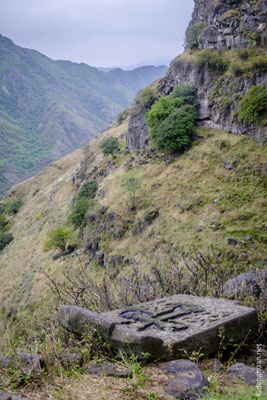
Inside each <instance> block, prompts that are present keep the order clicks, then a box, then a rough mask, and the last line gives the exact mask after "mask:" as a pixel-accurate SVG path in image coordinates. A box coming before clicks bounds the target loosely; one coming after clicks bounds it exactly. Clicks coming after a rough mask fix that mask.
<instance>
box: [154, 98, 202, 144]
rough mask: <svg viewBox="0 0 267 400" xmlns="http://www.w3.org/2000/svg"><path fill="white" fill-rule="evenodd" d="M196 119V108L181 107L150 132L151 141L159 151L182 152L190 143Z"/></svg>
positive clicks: (188, 105)
mask: <svg viewBox="0 0 267 400" xmlns="http://www.w3.org/2000/svg"><path fill="white" fill-rule="evenodd" d="M196 118H197V112H196V108H195V107H194V106H192V105H190V104H186V105H183V106H181V107H180V108H178V109H176V110H175V111H173V112H172V113H171V114H170V115H169V116H168V117H167V118H166V119H165V120H164V121H163V122H162V123H161V124H160V125H159V126H158V127H157V128H156V129H154V130H153V132H151V137H152V140H153V141H154V143H155V145H156V146H157V147H158V148H159V149H172V150H183V149H184V148H185V147H186V146H187V145H188V144H189V143H190V141H191V137H192V134H193V132H194V129H195V120H196Z"/></svg>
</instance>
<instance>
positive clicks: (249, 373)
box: [226, 363, 267, 386]
mask: <svg viewBox="0 0 267 400" xmlns="http://www.w3.org/2000/svg"><path fill="white" fill-rule="evenodd" d="M226 373H227V376H228V377H229V378H232V377H234V376H237V377H239V378H241V379H243V380H244V381H245V383H246V384H247V385H251V386H256V385H257V384H258V383H259V381H262V378H264V379H267V372H264V371H262V370H261V369H260V368H253V367H249V366H248V365H246V364H243V363H237V364H234V365H232V366H231V367H229V368H228V369H227V371H226Z"/></svg>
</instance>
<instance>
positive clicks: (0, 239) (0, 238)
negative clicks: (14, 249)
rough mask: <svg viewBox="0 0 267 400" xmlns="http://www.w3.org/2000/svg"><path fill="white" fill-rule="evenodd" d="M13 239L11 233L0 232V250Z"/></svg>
mask: <svg viewBox="0 0 267 400" xmlns="http://www.w3.org/2000/svg"><path fill="white" fill-rule="evenodd" d="M12 240H13V235H12V233H2V234H0V251H1V250H3V249H4V248H5V247H6V246H7V245H8V244H9V243H10V242H12Z"/></svg>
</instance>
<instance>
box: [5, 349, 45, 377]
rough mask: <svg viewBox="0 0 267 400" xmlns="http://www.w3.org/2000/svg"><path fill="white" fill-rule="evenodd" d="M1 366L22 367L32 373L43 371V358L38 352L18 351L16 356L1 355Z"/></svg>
mask: <svg viewBox="0 0 267 400" xmlns="http://www.w3.org/2000/svg"><path fill="white" fill-rule="evenodd" d="M0 367H2V368H9V367H11V368H13V369H19V368H20V369H22V371H23V373H25V374H27V375H30V374H31V373H32V372H34V371H41V369H42V368H41V359H40V357H39V355H38V354H30V353H18V354H16V355H15V356H5V357H0Z"/></svg>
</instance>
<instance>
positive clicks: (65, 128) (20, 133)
mask: <svg viewBox="0 0 267 400" xmlns="http://www.w3.org/2000/svg"><path fill="white" fill-rule="evenodd" d="M166 69H167V68H166V67H165V66H161V67H154V66H147V67H141V68H137V69H135V70H133V71H123V70H121V69H118V68H116V69H113V70H112V71H110V72H101V71H99V70H98V69H97V68H94V67H91V66H89V65H86V64H83V63H82V64H77V63H73V62H70V61H53V60H51V59H50V58H48V57H46V56H45V55H43V54H41V53H39V52H37V51H34V50H29V49H24V48H21V47H19V46H16V45H15V44H14V43H13V42H12V41H11V40H10V39H8V38H6V37H4V36H2V35H0V144H1V147H0V186H1V189H0V194H4V192H5V191H6V190H7V189H8V188H9V187H10V186H12V185H13V184H15V183H18V182H20V181H22V180H24V179H26V178H28V177H29V176H31V175H33V174H34V173H36V172H38V171H40V170H41V169H42V168H43V167H44V166H46V165H47V164H49V163H50V162H51V161H53V160H56V159H58V158H60V157H62V156H64V155H65V154H67V153H69V152H71V151H73V150H75V149H77V148H78V147H80V146H84V145H85V144H86V143H87V142H88V141H89V140H90V139H92V138H93V137H94V136H96V135H97V134H98V133H99V132H100V131H101V130H103V129H105V128H106V127H107V125H108V124H109V122H110V121H112V120H113V119H114V118H115V117H116V115H117V114H118V113H119V112H120V111H122V110H123V109H124V108H125V107H127V106H129V104H130V103H131V101H132V100H133V98H134V96H135V95H136V93H137V92H138V91H139V90H140V89H142V88H143V87H145V86H146V85H148V84H150V83H151V82H153V81H154V80H155V79H157V78H159V77H160V76H161V75H163V74H164V72H165V71H166Z"/></svg>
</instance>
